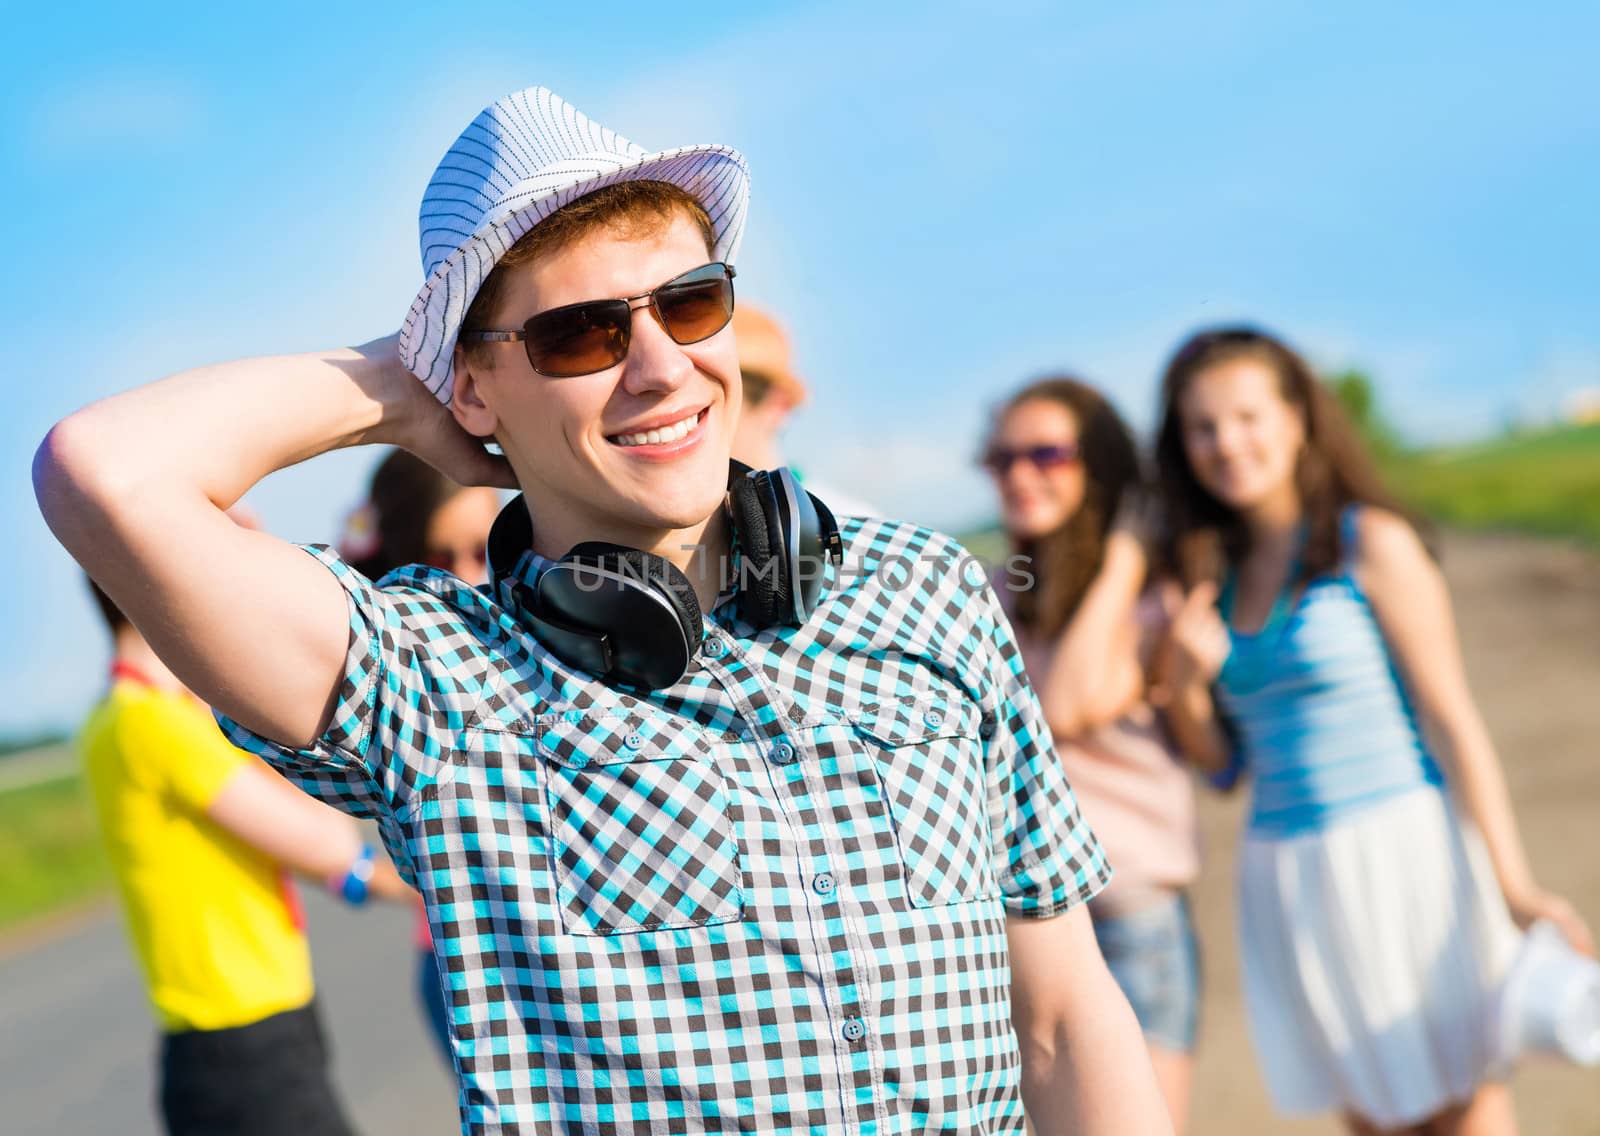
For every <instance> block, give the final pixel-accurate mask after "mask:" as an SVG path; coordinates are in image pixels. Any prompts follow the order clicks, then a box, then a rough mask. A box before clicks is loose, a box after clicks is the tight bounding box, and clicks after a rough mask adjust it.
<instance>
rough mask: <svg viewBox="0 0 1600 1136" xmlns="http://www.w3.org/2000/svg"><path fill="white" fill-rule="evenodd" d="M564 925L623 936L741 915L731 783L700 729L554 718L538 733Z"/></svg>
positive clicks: (629, 718) (638, 719) (610, 718)
mask: <svg viewBox="0 0 1600 1136" xmlns="http://www.w3.org/2000/svg"><path fill="white" fill-rule="evenodd" d="M532 741H533V747H532V757H533V760H534V763H535V766H536V768H535V772H536V774H537V776H538V778H539V780H540V782H541V785H542V788H543V792H544V796H545V801H546V805H547V809H548V813H547V815H548V818H549V834H550V849H551V858H552V861H553V863H552V868H553V874H554V877H555V883H556V896H557V905H558V907H559V909H560V916H561V922H562V925H563V927H564V928H565V929H566V930H567V931H569V932H571V933H573V934H577V935H616V934H624V933H628V932H641V931H655V930H663V929H667V928H674V927H703V926H707V925H710V924H714V923H729V922H734V921H737V920H738V919H740V918H741V917H742V916H743V912H744V893H743V890H742V886H741V871H740V860H739V846H738V843H737V841H736V839H735V836H734V827H733V822H732V819H731V817H730V815H729V808H730V803H729V799H728V792H727V787H726V784H725V782H724V780H723V778H722V775H721V773H720V772H719V771H718V769H717V768H716V766H715V764H714V763H713V761H712V747H711V744H710V741H709V739H708V738H707V736H706V735H705V733H704V731H703V730H701V729H700V728H699V727H697V726H695V725H694V724H692V723H688V722H684V721H683V720H681V719H678V718H673V717H670V716H667V715H657V716H652V715H649V714H645V713H626V712H622V713H609V712H608V713H594V712H590V713H583V714H571V715H552V716H549V718H548V719H547V718H541V719H540V720H538V721H537V722H536V723H535V724H534V726H533V738H532Z"/></svg>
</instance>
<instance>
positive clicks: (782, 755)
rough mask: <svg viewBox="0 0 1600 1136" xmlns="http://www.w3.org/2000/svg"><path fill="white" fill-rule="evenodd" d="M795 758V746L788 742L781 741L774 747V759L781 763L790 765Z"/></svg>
mask: <svg viewBox="0 0 1600 1136" xmlns="http://www.w3.org/2000/svg"><path fill="white" fill-rule="evenodd" d="M794 758H795V753H794V746H792V745H790V744H789V743H788V742H779V743H778V744H777V745H775V746H773V747H772V760H773V761H776V762H777V763H778V764H779V765H788V764H789V763H790V762H792V761H793V760H794Z"/></svg>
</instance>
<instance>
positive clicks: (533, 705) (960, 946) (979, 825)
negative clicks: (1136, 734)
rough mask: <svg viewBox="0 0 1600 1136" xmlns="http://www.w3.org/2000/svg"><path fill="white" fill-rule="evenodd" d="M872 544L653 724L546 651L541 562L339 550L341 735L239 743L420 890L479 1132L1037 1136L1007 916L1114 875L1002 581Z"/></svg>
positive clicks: (711, 634) (955, 556)
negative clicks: (486, 568)
mask: <svg viewBox="0 0 1600 1136" xmlns="http://www.w3.org/2000/svg"><path fill="white" fill-rule="evenodd" d="M842 528H843V537H844V542H845V560H844V563H843V565H842V566H841V567H838V568H836V569H832V570H830V576H829V578H828V581H827V586H826V588H825V591H824V595H823V598H822V600H821V603H820V605H819V607H818V610H816V611H815V612H814V613H813V615H812V617H811V619H810V620H809V621H808V622H807V623H806V625H805V626H804V627H800V628H792V627H785V628H772V629H767V630H763V631H757V630H756V629H755V628H753V627H751V626H750V625H749V624H746V623H743V622H742V621H741V620H739V618H738V617H737V615H736V614H735V609H734V605H733V603H732V602H731V597H730V596H727V595H725V596H724V597H723V598H722V600H721V601H719V603H718V604H717V606H716V607H715V608H714V610H713V611H712V613H711V615H710V616H709V617H708V619H707V620H706V637H705V639H704V642H703V644H702V646H701V649H700V652H699V654H698V656H697V658H696V659H695V661H694V663H693V664H692V665H691V667H690V670H689V672H688V673H687V674H686V675H684V677H683V678H682V679H680V680H679V681H678V682H677V683H675V684H674V685H673V686H671V687H668V688H666V689H665V690H661V691H656V692H654V693H652V694H649V695H648V696H635V695H631V694H627V693H622V692H619V691H616V690H613V689H611V688H608V687H606V686H604V685H602V684H600V683H598V682H596V681H594V680H593V679H592V678H590V677H588V676H585V675H583V674H581V673H574V671H573V670H572V669H570V668H569V667H567V666H566V665H564V664H563V663H562V662H560V661H559V660H558V659H556V658H555V657H554V656H552V655H551V654H550V653H549V652H547V651H546V650H544V648H542V647H541V646H540V644H539V643H538V642H537V641H536V640H535V639H534V638H532V637H531V636H530V635H529V634H528V632H526V631H525V630H524V629H523V628H522V627H521V626H520V625H519V624H518V622H517V620H516V617H515V613H516V607H515V594H514V592H513V588H514V586H515V585H516V584H517V583H518V582H523V583H529V584H531V583H532V581H533V580H534V579H536V578H537V575H538V573H539V572H540V571H541V570H542V569H543V568H544V567H545V566H546V565H547V564H548V561H545V560H543V559H541V558H540V557H538V556H536V555H535V554H533V553H532V552H524V553H523V554H522V556H521V558H520V559H519V560H518V562H517V563H516V564H515V565H513V566H509V570H503V571H502V574H499V575H497V579H496V583H495V584H492V585H491V586H490V587H489V588H487V589H484V590H478V589H473V588H470V587H467V586H466V585H464V584H463V583H462V582H461V581H460V580H458V579H456V578H455V577H454V576H451V575H449V574H448V573H445V572H442V571H438V570H434V569H427V568H420V567H413V568H406V569H402V570H401V571H399V572H396V573H394V574H392V575H390V576H388V577H386V578H385V580H384V581H383V582H382V585H381V586H375V585H373V584H372V583H370V582H369V581H367V580H366V579H365V578H364V577H362V576H360V575H359V574H357V573H356V572H355V571H353V570H352V569H351V568H349V567H348V566H347V565H346V564H344V562H343V561H341V560H340V559H339V558H338V557H337V556H336V555H334V554H333V553H331V552H328V551H327V550H325V549H320V548H312V549H310V551H312V552H313V553H314V554H315V555H316V556H317V557H318V558H319V559H321V560H322V561H323V562H324V563H325V564H326V565H327V566H328V567H329V568H330V569H331V570H332V571H333V573H334V574H335V575H336V576H337V577H338V579H339V582H340V583H341V584H342V585H343V586H344V588H345V590H346V592H347V593H348V595H349V599H350V605H349V606H350V626H351V638H350V651H349V657H348V665H347V673H346V675H345V678H344V681H343V684H342V686H341V689H340V691H339V695H338V703H337V705H336V707H335V709H334V713H333V718H332V722H331V725H330V726H329V728H328V731H327V733H326V734H325V735H324V736H323V737H322V738H321V739H320V740H319V741H318V742H317V743H316V744H315V745H314V746H313V747H312V748H310V749H307V750H301V751H295V750H288V749H285V748H283V747H280V746H278V745H276V744H274V743H272V742H269V741H266V740H264V739H262V738H260V737H258V736H256V735H254V734H252V733H250V732H249V731H247V730H245V729H243V728H242V727H240V726H238V725H237V724H236V723H233V722H230V721H227V720H226V719H224V721H223V725H224V728H225V729H226V731H227V733H228V735H229V737H230V738H232V739H233V741H234V742H235V743H237V744H238V745H241V746H243V747H244V748H246V749H249V750H251V751H253V752H255V753H258V754H260V755H261V756H263V757H264V758H266V759H267V760H268V761H270V762H272V763H273V764H274V765H276V766H277V767H278V768H279V769H281V770H282V771H283V772H284V773H285V774H286V775H287V776H288V777H290V778H291V779H292V780H294V781H296V782H297V783H298V784H300V785H301V786H302V787H303V788H304V789H305V790H306V791H308V792H310V793H312V794H314V795H315V796H317V797H320V798H322V799H323V800H326V801H328V802H330V803H332V804H334V805H336V806H338V807H339V808H341V809H343V810H345V811H346V812H349V813H353V814H355V815H357V816H366V817H376V818H377V820H378V821H379V824H380V827H381V830H382V833H383V837H384V841H385V844H386V845H387V847H388V849H389V851H390V854H391V855H392V856H393V857H394V859H395V862H396V864H397V865H398V866H399V868H400V870H401V873H402V874H403V875H404V876H405V877H406V878H407V879H408V880H412V881H414V882H415V883H416V885H417V886H418V888H419V889H420V890H421V892H422V894H423V896H424V898H425V899H426V901H427V909H428V917H429V923H430V925H431V926H432V929H433V938H434V950H435V952H436V953H437V955H438V959H439V963H440V972H441V975H442V979H441V981H442V982H443V983H444V988H445V989H444V994H445V1001H446V1004H447V1006H448V1007H449V1008H450V1010H449V1012H450V1019H451V1033H452V1035H453V1041H454V1050H455V1057H456V1063H457V1066H458V1068H459V1071H460V1107H461V1116H462V1123H463V1127H464V1130H465V1131H467V1132H469V1133H508V1132H546V1131H557V1132H580V1131H581V1132H585V1133H616V1134H619V1136H620V1134H634V1133H638V1134H643V1133H679V1132H682V1133H691V1132H760V1133H774V1134H799V1133H829V1134H837V1133H860V1134H863V1136H865V1134H874V1136H878V1134H882V1136H889V1134H899V1133H913V1132H915V1133H924V1132H950V1133H954V1132H961V1133H970V1132H985V1133H992V1132H1021V1131H1022V1104H1021V1096H1020V1093H1019V1069H1020V1063H1019V1054H1018V1047H1017V1041H1016V1037H1015V1034H1014V1032H1013V1030H1012V1025H1011V1006H1010V970H1009V965H1008V961H1007V953H1006V934H1005V921H1006V916H1007V914H1011V915H1020V916H1033V917H1044V916H1049V915H1053V914H1056V913H1058V912H1061V911H1064V910H1066V909H1067V908H1069V907H1072V906H1073V905H1074V904H1077V903H1079V902H1082V901H1083V900H1085V899H1087V898H1088V897H1089V896H1090V895H1092V894H1094V893H1095V892H1096V891H1098V890H1099V889H1100V887H1102V886H1103V885H1104V884H1105V882H1106V881H1107V879H1108V878H1109V870H1108V868H1107V866H1106V862H1105V859H1104V857H1103V856H1102V854H1101V851H1100V848H1099V845H1098V844H1097V843H1096V841H1095V839H1094V836H1093V835H1092V834H1091V833H1090V831H1089V829H1088V827H1087V826H1086V825H1085V824H1084V822H1083V820H1082V818H1081V817H1080V815H1079V813H1078V809H1077V805H1076V803H1075V802H1074V800H1073V797H1072V794H1071V791H1070V790H1069V789H1068V787H1067V783H1066V781H1065V779H1064V778H1063V775H1062V772H1061V766H1060V763H1059V762H1058V761H1057V759H1056V756H1055V753H1054V751H1053V749H1052V746H1051V741H1050V735H1049V731H1048V729H1047V728H1046V726H1045V722H1044V719H1043V716H1042V714H1041V712H1040V709H1039V705H1038V702H1037V700H1036V699H1035V697H1034V694H1033V691H1032V689H1031V688H1030V687H1029V686H1028V683H1027V680H1026V679H1025V677H1024V675H1023V669H1022V661H1021V658H1020V656H1019V655H1018V652H1017V648H1016V645H1015V643H1014V642H1013V639H1012V635H1011V629H1010V626H1009V625H1008V624H1007V622H1006V619H1005V617H1004V616H1003V615H1002V614H1001V611H1000V607H999V604H998V602H997V600H996V597H995V595H994V593H993V591H991V590H990V587H989V584H988V582H987V579H986V577H985V573H984V571H983V569H982V567H981V565H979V564H978V563H977V562H976V561H975V560H972V559H971V558H970V557H968V555H967V554H966V553H965V552H964V551H963V550H962V548H961V547H960V546H959V545H958V544H956V543H955V542H953V541H951V540H950V539H949V538H947V537H944V536H941V535H939V534H937V533H933V532H929V531H928V530H926V529H922V528H918V527H915V526H913V525H909V524H904V523H893V522H884V521H865V520H859V519H849V520H845V521H843V522H842ZM1063 980H1064V981H1071V976H1063Z"/></svg>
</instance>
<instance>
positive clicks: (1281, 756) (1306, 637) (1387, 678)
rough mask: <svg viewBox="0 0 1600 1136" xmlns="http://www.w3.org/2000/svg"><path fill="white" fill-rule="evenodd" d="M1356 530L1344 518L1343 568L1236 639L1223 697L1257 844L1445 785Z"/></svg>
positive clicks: (1221, 686)
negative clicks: (1369, 590) (1361, 569)
mask: <svg viewBox="0 0 1600 1136" xmlns="http://www.w3.org/2000/svg"><path fill="white" fill-rule="evenodd" d="M1354 522H1355V512H1354V510H1353V509H1351V510H1347V511H1346V512H1345V515H1344V517H1343V518H1342V525H1341V527H1342V529H1343V534H1342V535H1343V537H1344V554H1343V563H1342V566H1341V569H1340V571H1338V572H1337V573H1336V574H1326V575H1323V576H1319V577H1318V578H1317V579H1315V580H1313V581H1311V583H1310V584H1309V585H1307V586H1306V588H1305V591H1304V592H1303V593H1302V594H1301V596H1300V599H1299V602H1298V603H1296V604H1294V605H1293V606H1292V607H1290V606H1288V605H1286V604H1280V605H1278V608H1277V609H1275V611H1274V614H1273V615H1272V616H1270V617H1269V618H1268V620H1267V624H1266V626H1264V627H1263V628H1262V629H1261V630H1260V631H1259V632H1257V633H1255V634H1251V635H1245V634H1241V633H1239V632H1237V631H1230V638H1231V640H1232V650H1231V652H1230V653H1229V655H1228V660H1227V662H1226V663H1225V664H1224V665H1223V668H1222V673H1221V675H1219V676H1218V679H1217V689H1218V696H1219V701H1220V704H1221V706H1222V709H1223V711H1224V712H1225V713H1226V714H1227V716H1228V718H1229V719H1230V720H1231V722H1232V723H1233V726H1234V728H1235V732H1236V735H1237V736H1236V745H1237V746H1238V753H1237V757H1238V758H1239V759H1241V760H1242V764H1243V767H1244V769H1245V770H1246V771H1248V772H1249V774H1250V776H1251V781H1252V783H1253V786H1254V787H1253V791H1252V798H1251V810H1250V831H1251V833H1252V835H1258V836H1268V837H1273V838H1282V837H1288V836H1298V835H1301V834H1304V833H1308V832H1316V831H1319V830H1321V829H1323V828H1326V827H1328V826H1329V825H1331V824H1333V823H1335V822H1336V821H1338V820H1340V819H1341V818H1343V817H1347V816H1349V815H1350V814H1351V813H1353V812H1356V811H1358V810H1360V809H1363V808H1366V807H1368V806H1370V805H1372V804H1375V803H1377V802H1379V801H1382V800H1385V799H1387V798H1389V797H1393V796H1396V795H1398V794H1400V793H1404V792H1408V791H1410V790H1412V789H1415V788H1418V787H1419V786H1422V785H1434V786H1438V785H1441V784H1443V780H1444V779H1443V777H1442V776H1441V775H1440V772H1439V767H1438V765H1437V764H1436V763H1435V762H1434V760H1433V758H1432V757H1431V756H1430V755H1429V753H1428V750H1427V746H1426V744H1425V743H1424V741H1423V739H1422V733H1421V731H1420V730H1419V729H1418V726H1417V720H1416V715H1415V713H1414V712H1413V710H1412V707H1411V703H1410V700H1409V699H1408V698H1407V696H1406V692H1405V689H1404V687H1403V686H1402V685H1401V682H1400V676H1399V674H1398V673H1397V672H1396V670H1395V667H1394V663H1393V660H1392V659H1391V658H1390V656H1389V651H1388V648H1387V646H1386V645H1385V643H1384V640H1383V635H1382V633H1381V632H1380V630H1379V628H1378V622H1377V619H1376V617H1375V616H1374V615H1373V612H1372V608H1371V606H1370V605H1369V604H1368V603H1367V599H1366V597H1365V596H1364V595H1363V594H1362V592H1361V589H1360V588H1359V587H1358V586H1357V585H1356V582H1355V580H1354V578H1353V577H1352V576H1351V573H1350V565H1351V562H1352V560H1353V554H1354V551H1355V547H1356V541H1355V524H1354ZM1229 591H1231V589H1229ZM1229 598H1230V597H1229V596H1228V595H1226V594H1225V596H1224V606H1223V613H1224V617H1226V616H1227V615H1228V614H1229V611H1228V608H1229V606H1230V605H1229V603H1228V599H1229Z"/></svg>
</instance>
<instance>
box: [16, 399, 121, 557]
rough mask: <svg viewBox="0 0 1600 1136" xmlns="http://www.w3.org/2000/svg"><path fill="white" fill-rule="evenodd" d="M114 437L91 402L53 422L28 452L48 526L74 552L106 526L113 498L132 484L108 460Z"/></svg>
mask: <svg viewBox="0 0 1600 1136" xmlns="http://www.w3.org/2000/svg"><path fill="white" fill-rule="evenodd" d="M113 443H114V440H113V439H112V438H110V437H108V436H107V431H106V429H105V428H104V426H103V424H102V423H100V422H99V421H98V418H97V415H96V414H95V413H94V408H93V407H90V408H87V409H85V410H80V411H78V412H77V413H75V414H72V415H69V416H68V417H66V418H64V419H62V420H61V421H60V422H58V423H56V424H55V426H53V427H52V428H51V429H50V432H49V433H48V434H46V435H45V436H44V440H43V441H42V442H40V443H39V448H38V449H37V450H36V451H34V455H33V492H34V497H35V499H36V500H37V501H38V503H39V512H40V513H41V514H42V515H43V516H44V519H45V523H46V524H48V525H49V526H50V531H51V532H53V533H55V535H56V538H57V539H58V540H60V541H61V543H62V544H63V545H65V546H66V547H67V550H68V551H69V552H72V553H73V555H75V556H77V555H79V554H80V552H81V551H82V550H83V549H84V547H85V545H86V543H87V541H88V539H89V538H90V537H92V536H93V535H94V534H96V533H103V532H104V531H105V530H106V521H107V520H108V519H109V518H110V517H111V516H112V515H113V514H114V513H115V503H116V502H117V501H118V500H123V499H131V497H132V496H133V495H134V490H133V487H132V485H131V480H132V479H131V477H130V476H129V473H128V471H127V469H126V468H125V467H123V466H121V465H120V463H118V462H116V461H115V460H113V458H112V455H113V452H114V444H113Z"/></svg>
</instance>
